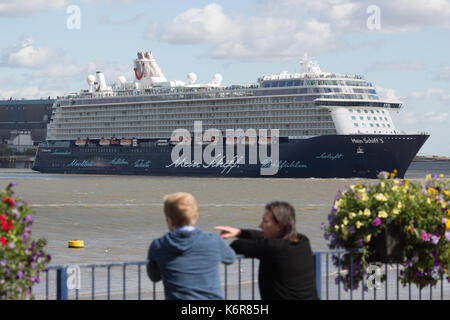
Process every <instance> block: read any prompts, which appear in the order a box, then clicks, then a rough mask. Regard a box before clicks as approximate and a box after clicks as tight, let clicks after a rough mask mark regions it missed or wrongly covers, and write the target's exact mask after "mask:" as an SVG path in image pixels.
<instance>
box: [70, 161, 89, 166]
mask: <svg viewBox="0 0 450 320" xmlns="http://www.w3.org/2000/svg"><path fill="white" fill-rule="evenodd" d="M67 166H68V167H92V163H91V162H89V161H87V160H83V161H82V162H79V161H78V160H73V161H72V162H71V163H69V164H68V165H67Z"/></svg>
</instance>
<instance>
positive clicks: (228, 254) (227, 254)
mask: <svg viewBox="0 0 450 320" xmlns="http://www.w3.org/2000/svg"><path fill="white" fill-rule="evenodd" d="M219 241H220V246H221V248H220V249H221V250H220V252H221V254H222V262H223V263H225V264H232V263H233V262H234V260H235V259H236V254H235V253H234V250H233V249H231V247H230V246H229V245H228V244H227V243H226V242H225V241H223V240H222V239H219Z"/></svg>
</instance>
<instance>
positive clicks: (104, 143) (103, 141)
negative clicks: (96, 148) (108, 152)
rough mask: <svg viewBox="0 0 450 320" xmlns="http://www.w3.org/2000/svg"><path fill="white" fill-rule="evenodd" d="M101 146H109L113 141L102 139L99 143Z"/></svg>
mask: <svg viewBox="0 0 450 320" xmlns="http://www.w3.org/2000/svg"><path fill="white" fill-rule="evenodd" d="M99 144H100V145H101V146H104V147H105V146H109V145H110V144H111V140H109V139H100V142H99Z"/></svg>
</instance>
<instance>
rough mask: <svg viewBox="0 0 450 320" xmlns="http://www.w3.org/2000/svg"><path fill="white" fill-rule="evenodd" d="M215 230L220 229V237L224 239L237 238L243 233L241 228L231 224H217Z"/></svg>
mask: <svg viewBox="0 0 450 320" xmlns="http://www.w3.org/2000/svg"><path fill="white" fill-rule="evenodd" d="M214 230H220V237H221V238H222V239H229V238H235V237H239V236H240V235H241V229H239V228H233V227H229V226H216V227H214Z"/></svg>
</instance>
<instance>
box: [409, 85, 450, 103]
mask: <svg viewBox="0 0 450 320" xmlns="http://www.w3.org/2000/svg"><path fill="white" fill-rule="evenodd" d="M411 97H412V98H414V99H437V100H442V101H450V93H448V92H447V91H445V90H442V89H441V88H428V89H426V90H425V91H417V92H413V93H412V94H411Z"/></svg>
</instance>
